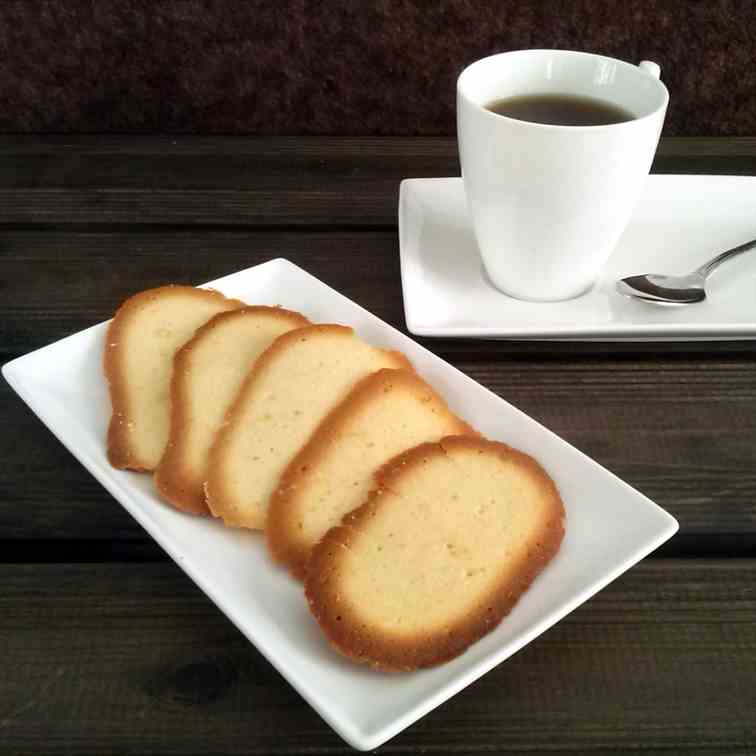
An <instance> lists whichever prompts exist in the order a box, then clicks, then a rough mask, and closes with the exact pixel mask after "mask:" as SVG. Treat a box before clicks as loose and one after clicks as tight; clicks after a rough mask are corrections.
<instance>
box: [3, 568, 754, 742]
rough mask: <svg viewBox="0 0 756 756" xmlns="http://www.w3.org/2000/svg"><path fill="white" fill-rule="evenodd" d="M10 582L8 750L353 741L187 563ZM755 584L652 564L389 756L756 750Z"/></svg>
mask: <svg viewBox="0 0 756 756" xmlns="http://www.w3.org/2000/svg"><path fill="white" fill-rule="evenodd" d="M0 576H1V579H2V582H3V586H4V590H3V591H2V593H0V639H1V641H2V648H3V651H4V654H3V659H2V662H0V664H2V677H3V685H2V686H0V737H1V738H2V742H3V750H4V751H5V752H7V753H15V754H27V753H29V754H31V753H34V754H36V753H46V754H64V753H65V754H68V753H72V752H75V753H79V754H97V755H98V756H99V754H101V753H134V752H139V753H147V752H149V753H155V754H179V753H180V754H182V756H190V755H191V754H199V753H227V754H236V753H239V754H241V753H245V754H250V753H251V754H263V753H273V754H291V753H301V752H305V751H306V752H307V753H309V754H313V755H315V754H326V753H330V754H333V753H343V754H346V753H349V752H350V751H349V749H348V747H347V746H346V745H345V744H343V743H342V742H341V741H340V740H339V738H338V737H337V736H336V735H334V734H333V733H332V732H331V731H330V729H329V728H328V727H327V726H326V725H325V724H324V723H323V722H322V721H321V720H320V719H319V718H318V717H317V715H316V714H315V713H314V712H313V711H312V710H311V709H310V708H309V707H308V706H307V705H306V704H305V703H304V701H302V700H301V699H300V698H299V696H298V695H297V694H296V693H295V692H294V691H293V690H292V689H291V688H290V687H289V686H288V685H287V684H286V683H285V682H284V681H283V679H282V678H281V677H280V676H279V675H278V674H277V673H276V672H275V671H274V670H273V668H272V667H271V666H270V665H269V664H268V663H267V662H266V661H265V660H264V659H263V657H262V656H261V655H260V654H258V653H257V652H256V650H255V649H254V648H253V647H252V646H251V645H250V644H249V643H247V642H246V641H245V640H244V638H243V637H242V636H241V634H240V633H239V632H238V631H237V630H236V629H235V628H234V627H233V626H232V625H231V623H230V622H228V621H227V620H226V619H225V618H224V617H223V616H222V615H221V614H220V612H218V611H217V610H216V609H215V608H214V607H213V606H212V605H211V604H210V602H209V601H208V600H207V599H206V598H205V597H204V596H203V595H202V593H201V592H200V591H199V590H198V589H197V588H196V587H195V586H193V585H192V584H191V583H190V581H189V580H188V579H187V578H185V577H184V576H183V575H182V574H181V573H180V572H179V571H178V569H177V568H175V567H174V566H173V565H170V564H157V565H130V566H129V567H128V568H124V567H123V566H118V565H78V566H71V565H44V566H41V565H34V566H31V565H27V566H14V565H6V566H3V567H2V568H0ZM754 585H756V564H755V563H754V562H751V561H747V562H741V561H737V560H734V561H733V560H728V561H725V562H717V561H682V562H680V561H676V560H664V561H655V562H646V563H644V564H642V565H640V566H639V567H637V568H635V569H634V570H632V571H631V572H630V573H629V574H627V575H625V576H623V577H622V578H620V579H619V580H618V581H616V582H615V583H614V584H612V585H611V586H610V587H608V588H607V589H606V590H604V591H603V592H602V593H601V594H599V595H598V596H597V597H595V598H594V599H592V600H591V601H590V602H589V603H588V604H586V605H585V606H583V607H581V608H580V609H578V610H577V611H576V612H574V613H573V614H572V615H570V616H569V617H568V618H566V619H565V620H563V621H562V622H561V623H560V624H559V625H557V626H556V627H555V628H553V629H552V630H550V631H549V632H547V633H546V634H545V635H544V636H542V637H541V638H539V639H537V640H536V641H535V642H534V643H533V644H531V645H530V646H529V647H527V648H526V649H524V650H523V651H521V652H520V653H519V654H517V655H516V656H514V657H513V658H511V659H510V660H508V661H507V662H505V663H504V664H502V665H500V666H499V667H498V668H496V669H495V670H493V671H492V672H490V673H489V674H488V675H486V676H485V677H484V678H482V679H481V680H479V681H477V682H476V683H474V684H473V685H472V686H470V687H469V688H468V689H466V690H465V691H463V692H462V693H460V694H459V695H458V696H456V697H455V698H454V699H452V700H451V701H449V702H447V703H445V704H443V705H442V706H441V707H440V708H439V709H437V710H436V711H434V712H432V713H431V714H429V715H428V716H427V717H425V718H424V719H423V720H421V721H420V722H419V723H417V724H416V725H414V726H413V727H411V728H410V729H409V730H407V731H405V732H404V733H402V734H400V735H399V736H397V737H396V738H395V739H394V740H393V741H392V742H391V743H389V744H388V745H387V746H386V747H384V748H383V749H382V752H385V753H392V754H416V753H424V754H450V753H451V754H463V753H483V752H503V751H504V750H506V751H507V752H515V751H520V750H522V751H527V752H528V753H535V754H539V753H543V754H545V753H552V754H553V753H561V754H568V753H569V754H581V753H588V752H590V753H609V752H612V753H621V754H640V753H643V754H648V753H662V752H663V753H667V754H669V753H687V754H709V755H711V754H715V753H722V754H723V753H728V754H746V753H753V751H754V749H755V748H756V687H755V686H754V685H753V680H754V678H755V677H756V623H754V622H753V618H754V616H755V614H756V589H754ZM704 681H705V683H704Z"/></svg>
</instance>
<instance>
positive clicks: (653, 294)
mask: <svg viewBox="0 0 756 756" xmlns="http://www.w3.org/2000/svg"><path fill="white" fill-rule="evenodd" d="M751 249H756V239H753V240H751V241H749V242H746V243H745V244H741V245H740V246H738V247H733V248H732V249H728V250H727V251H726V252H722V254H721V255H717V256H716V257H715V258H714V259H713V260H709V262H707V263H704V264H703V265H702V266H701V267H700V268H696V269H695V270H694V271H693V272H692V273H688V274H687V275H686V276H662V275H659V274H657V273H646V274H645V275H643V276H629V277H628V278H623V279H622V280H621V281H617V291H618V292H619V293H620V294H624V295H625V296H628V297H636V298H638V299H643V300H645V301H646V302H658V303H660V304H693V303H694V302H703V301H704V299H706V289H705V288H704V284H705V282H706V279H707V278H708V277H709V275H710V274H711V273H713V272H714V270H715V269H716V268H718V267H719V266H720V265H721V264H722V263H723V262H724V261H725V260H731V259H732V258H733V257H736V256H737V255H741V254H743V252H748V250H751Z"/></svg>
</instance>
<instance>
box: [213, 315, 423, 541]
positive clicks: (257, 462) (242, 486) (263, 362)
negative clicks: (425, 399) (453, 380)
mask: <svg viewBox="0 0 756 756" xmlns="http://www.w3.org/2000/svg"><path fill="white" fill-rule="evenodd" d="M384 367H390V368H407V369H411V366H410V364H409V362H408V361H407V358H406V357H404V356H403V355H402V354H400V353H399V352H391V351H387V350H384V349H376V348H375V347H372V346H370V345H369V344H366V343H365V342H364V341H361V340H360V339H359V338H358V337H357V336H356V335H355V333H354V331H353V330H352V329H351V328H347V327H345V326H340V325H316V326H309V327H308V328H301V329H298V330H296V331H290V332H289V333H286V334H284V335H283V336H279V338H278V339H276V341H274V342H273V344H272V345H271V346H270V347H269V348H268V349H267V350H266V351H265V352H264V353H263V354H262V355H260V357H259V358H258V360H257V362H256V363H255V366H254V368H253V369H252V371H251V372H250V374H249V375H248V376H247V378H246V379H245V381H244V383H243V384H242V388H241V390H240V391H239V395H238V396H237V398H236V400H235V401H234V403H233V404H232V406H231V409H230V410H229V411H228V414H227V416H226V422H225V424H224V425H223V426H222V427H221V429H220V431H219V432H218V435H217V437H216V440H215V442H214V444H213V446H212V448H211V450H210V459H209V464H208V478H207V483H206V485H205V492H206V494H207V502H208V505H209V506H210V510H211V511H212V513H213V514H214V515H215V516H216V517H222V518H223V520H224V522H225V523H226V524H228V525H235V526H238V527H246V528H262V527H263V526H264V524H265V517H266V513H267V510H268V501H269V499H270V496H271V494H272V493H273V491H274V490H275V489H276V487H277V486H278V481H279V478H280V477H281V473H282V472H283V471H284V470H285V469H286V466H287V465H288V464H289V462H290V461H291V459H292V458H293V457H294V455H295V454H296V453H297V452H298V451H299V450H300V449H301V448H302V446H304V444H306V443H307V441H308V440H309V439H310V436H311V435H312V433H313V431H314V430H315V429H316V428H317V427H318V425H319V423H320V422H321V420H322V419H323V418H324V417H325V416H326V415H327V414H328V413H329V412H330V411H331V410H332V409H333V408H334V407H335V406H336V405H337V404H338V403H339V402H340V401H341V400H342V399H343V398H344V397H345V396H346V395H347V393H348V392H349V391H350V390H351V389H352V388H353V386H354V385H355V384H356V383H357V381H359V380H361V379H362V378H364V377H365V376H366V375H369V374H370V373H374V372H375V371H376V370H380V369H381V368H384Z"/></svg>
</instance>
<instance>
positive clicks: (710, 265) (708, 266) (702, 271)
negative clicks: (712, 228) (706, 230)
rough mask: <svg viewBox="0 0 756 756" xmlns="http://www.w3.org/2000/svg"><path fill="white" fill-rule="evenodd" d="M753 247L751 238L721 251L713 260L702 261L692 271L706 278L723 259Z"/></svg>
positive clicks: (728, 258)
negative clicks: (701, 263) (700, 264)
mask: <svg viewBox="0 0 756 756" xmlns="http://www.w3.org/2000/svg"><path fill="white" fill-rule="evenodd" d="M755 248H756V239H751V241H747V242H745V243H744V244H740V245H739V246H737V247H733V248H732V249H728V250H727V251H726V252H722V254H721V255H717V256H716V257H715V258H714V259H713V260H709V262H707V263H704V264H703V265H702V266H701V267H700V268H696V270H695V271H694V272H695V273H697V274H698V275H700V276H703V277H704V278H706V277H707V276H708V275H709V274H710V273H712V272H713V271H714V269H715V268H718V267H719V266H720V265H721V264H722V263H723V262H724V261H725V260H730V259H731V258H733V257H736V256H737V255H742V254H743V252H748V250H751V249H755Z"/></svg>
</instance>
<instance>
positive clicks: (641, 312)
mask: <svg viewBox="0 0 756 756" xmlns="http://www.w3.org/2000/svg"><path fill="white" fill-rule="evenodd" d="M755 237H756V177H751V176H658V175H654V176H649V177H648V181H647V183H646V186H645V188H644V191H643V193H642V195H641V198H640V200H639V202H638V204H637V206H636V208H635V211H634V213H633V217H632V219H631V221H630V224H629V226H628V227H627V229H626V230H625V233H624V234H623V236H622V238H621V239H620V242H619V244H618V246H617V248H616V249H615V250H614V252H613V253H612V256H611V257H610V259H609V261H608V262H607V264H606V266H605V267H604V270H603V273H602V275H601V277H600V279H599V281H598V282H597V283H596V285H595V286H594V287H593V288H592V289H591V290H590V291H589V292H587V293H586V294H584V295H583V296H580V297H577V298H575V299H571V300H568V301H566V302H548V303H543V302H523V301H521V300H518V299H513V298H512V297H508V296H506V295H505V294H502V293H501V292H499V291H498V290H497V289H495V288H494V286H493V285H492V284H491V283H490V281H489V280H488V277H487V276H486V275H485V273H484V271H483V267H482V263H481V260H480V255H479V253H478V247H477V244H476V242H475V238H474V235H473V230H472V226H471V225H470V221H469V218H468V214H467V207H466V204H465V191H464V186H463V184H462V179H460V178H441V179H407V180H405V181H403V182H402V185H401V190H400V193H399V243H400V250H401V253H400V254H401V267H402V288H403V292H404V313H405V317H406V319H407V328H408V329H409V330H410V331H411V332H412V333H415V334H417V335H418V336H470V337H477V338H512V339H576V340H584V341H590V340H605V341H624V340H631V341H654V340H664V341H688V340H716V339H752V338H754V337H756V253H754V254H751V255H748V254H746V255H743V256H742V257H740V258H736V259H735V260H733V261H732V262H730V263H727V264H725V265H724V266H723V267H722V268H720V270H719V271H717V272H716V273H715V274H714V275H713V276H712V277H711V279H710V280H709V282H708V284H707V294H708V298H707V300H706V301H705V302H702V303H700V304H695V305H688V306H682V307H674V306H673V307H669V306H660V305H654V304H650V303H648V302H641V301H638V300H634V299H629V298H628V297H624V296H622V295H620V294H618V293H617V291H616V290H615V282H616V281H617V280H618V279H620V278H624V277H625V276H629V275H634V274H637V273H672V274H677V273H688V272H690V271H691V270H693V269H694V268H696V267H698V266H699V265H701V264H702V263H704V262H706V260H708V259H710V258H712V257H714V255H715V254H718V253H719V252H722V251H724V250H725V249H729V248H730V247H734V246H736V245H738V244H741V243H742V242H745V241H748V240H750V239H753V238H755Z"/></svg>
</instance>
